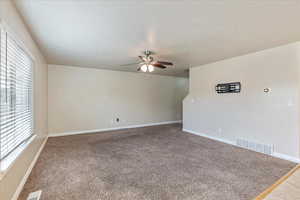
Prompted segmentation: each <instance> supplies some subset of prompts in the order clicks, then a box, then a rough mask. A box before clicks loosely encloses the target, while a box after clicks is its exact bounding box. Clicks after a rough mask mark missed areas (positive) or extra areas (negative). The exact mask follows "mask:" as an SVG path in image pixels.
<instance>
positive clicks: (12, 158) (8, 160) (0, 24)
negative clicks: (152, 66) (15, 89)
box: [0, 18, 37, 180]
mask: <svg viewBox="0 0 300 200" xmlns="http://www.w3.org/2000/svg"><path fill="white" fill-rule="evenodd" d="M0 30H3V31H4V32H6V33H7V34H8V35H9V37H10V38H11V39H12V40H14V42H15V43H16V45H17V46H18V47H19V48H20V49H22V51H24V53H25V54H26V55H27V56H28V57H29V58H30V59H31V60H32V69H31V71H32V81H31V88H32V91H31V101H32V106H31V112H32V135H31V136H30V137H29V138H28V139H26V140H25V141H24V142H22V143H21V144H19V146H18V147H16V149H14V150H13V151H12V152H11V153H10V154H9V155H7V156H6V157H5V158H4V159H3V160H0V180H1V179H2V178H3V177H4V176H5V175H6V173H7V172H8V171H9V169H10V168H11V167H12V166H13V164H14V163H15V162H16V161H17V160H18V158H19V157H20V156H21V155H22V154H23V152H24V151H25V150H26V149H27V148H28V146H29V145H30V144H31V143H32V142H33V141H34V140H35V138H36V136H37V135H36V131H35V122H36V118H35V98H34V97H35V87H34V85H35V84H34V83H35V66H36V59H35V57H34V56H33V54H32V53H31V52H30V51H29V50H28V48H26V45H25V43H24V42H23V41H22V39H20V38H21V37H20V36H17V34H15V32H14V31H12V30H11V29H10V28H9V26H8V25H7V24H6V23H5V22H4V21H3V20H1V18H0ZM0 148H1V144H0Z"/></svg>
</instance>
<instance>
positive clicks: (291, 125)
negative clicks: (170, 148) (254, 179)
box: [183, 43, 300, 158]
mask: <svg viewBox="0 0 300 200" xmlns="http://www.w3.org/2000/svg"><path fill="white" fill-rule="evenodd" d="M299 69H300V43H294V44H290V45H286V46H281V47H277V48H273V49H269V50H265V51H261V52H257V53H253V54H249V55H245V56H240V57H235V58H232V59H228V60H223V61H220V62H216V63H212V64H207V65H203V66H199V67H195V68H192V69H191V70H190V93H189V95H188V96H187V98H185V100H184V103H183V104H184V112H183V115H184V117H183V128H184V129H186V130H190V131H194V132H196V133H202V134H206V135H208V136H210V137H215V138H218V139H222V140H226V141H229V142H233V143H235V142H236V139H237V138H243V139H248V140H251V141H256V142H259V143H263V144H274V145H275V152H276V153H277V154H278V155H279V154H284V155H287V156H291V157H293V158H299V142H300V139H299V115H300V110H299V103H300V100H299V89H300V84H299V80H300V79H299V75H300V73H299ZM236 81H240V82H241V84H242V91H241V93H239V94H216V92H215V85H216V84H218V83H226V82H236ZM264 88H270V89H271V92H270V93H264V92H263V90H264Z"/></svg>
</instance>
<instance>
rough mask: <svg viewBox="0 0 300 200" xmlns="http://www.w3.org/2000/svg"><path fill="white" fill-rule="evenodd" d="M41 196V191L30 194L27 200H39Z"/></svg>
mask: <svg viewBox="0 0 300 200" xmlns="http://www.w3.org/2000/svg"><path fill="white" fill-rule="evenodd" d="M41 194H42V190H38V191H36V192H32V193H30V194H29V195H28V197H27V200H40V198H41Z"/></svg>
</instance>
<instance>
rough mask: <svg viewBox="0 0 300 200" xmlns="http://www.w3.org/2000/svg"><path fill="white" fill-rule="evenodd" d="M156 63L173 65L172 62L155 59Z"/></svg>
mask: <svg viewBox="0 0 300 200" xmlns="http://www.w3.org/2000/svg"><path fill="white" fill-rule="evenodd" d="M157 63H159V64H162V65H173V63H171V62H166V61H157Z"/></svg>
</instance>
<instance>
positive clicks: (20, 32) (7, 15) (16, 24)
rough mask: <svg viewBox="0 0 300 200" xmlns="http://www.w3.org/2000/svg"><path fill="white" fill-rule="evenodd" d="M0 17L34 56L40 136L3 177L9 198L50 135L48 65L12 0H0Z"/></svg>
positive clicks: (0, 186) (5, 199)
mask: <svg viewBox="0 0 300 200" xmlns="http://www.w3.org/2000/svg"><path fill="white" fill-rule="evenodd" d="M0 19H1V21H4V22H5V23H6V24H7V25H8V27H9V28H10V30H11V31H12V32H13V33H14V34H15V35H16V37H17V38H18V39H20V40H21V41H22V43H24V46H25V47H26V48H27V49H28V51H29V52H30V53H31V54H32V55H33V56H34V59H35V70H34V76H35V77H34V90H35V91H34V114H35V127H34V131H35V134H36V135H37V137H36V138H35V140H34V141H33V142H32V143H31V144H30V145H29V146H28V148H27V149H26V150H25V151H24V152H23V153H22V155H21V156H19V157H18V159H17V160H16V162H15V163H14V164H13V165H12V167H11V168H10V169H9V170H8V171H7V173H5V175H4V177H2V178H1V180H0V199H1V200H9V199H11V198H12V196H13V194H14V193H15V191H16V189H17V187H18V185H19V183H20V181H21V180H22V178H23V176H24V174H25V173H26V170H27V169H28V167H29V165H30V163H31V162H32V160H33V158H34V157H35V155H36V153H37V151H38V150H39V148H40V146H41V144H42V143H43V141H44V140H45V137H46V136H47V65H46V62H45V60H44V57H43V56H42V54H41V53H40V51H39V49H38V48H37V46H36V45H35V43H34V41H33V40H32V38H31V36H30V34H29V33H28V31H27V29H26V26H25V25H24V23H23V21H22V19H21V18H20V16H19V14H18V12H17V11H16V9H15V7H14V5H13V4H12V3H11V1H8V0H1V1H0Z"/></svg>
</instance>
